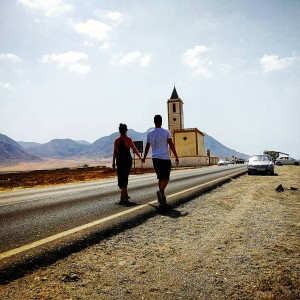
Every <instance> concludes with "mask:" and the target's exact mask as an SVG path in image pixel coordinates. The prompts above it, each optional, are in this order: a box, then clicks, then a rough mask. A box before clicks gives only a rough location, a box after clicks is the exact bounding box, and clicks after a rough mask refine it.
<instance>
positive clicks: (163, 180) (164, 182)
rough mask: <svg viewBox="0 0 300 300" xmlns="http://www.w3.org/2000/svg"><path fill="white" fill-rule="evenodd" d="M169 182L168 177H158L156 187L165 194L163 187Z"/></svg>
mask: <svg viewBox="0 0 300 300" xmlns="http://www.w3.org/2000/svg"><path fill="white" fill-rule="evenodd" d="M168 183H169V179H160V180H159V181H158V187H159V189H160V191H161V192H162V194H163V195H165V189H166V187H167V185H168Z"/></svg>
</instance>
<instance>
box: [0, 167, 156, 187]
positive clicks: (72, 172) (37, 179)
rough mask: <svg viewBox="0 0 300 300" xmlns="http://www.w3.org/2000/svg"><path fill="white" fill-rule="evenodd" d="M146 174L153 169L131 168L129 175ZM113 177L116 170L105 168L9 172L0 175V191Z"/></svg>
mask: <svg viewBox="0 0 300 300" xmlns="http://www.w3.org/2000/svg"><path fill="white" fill-rule="evenodd" d="M148 172H153V169H147V168H143V169H142V168H133V169H132V170H131V174H142V173H148ZM114 176H116V170H114V169H112V168H109V167H106V166H95V167H85V168H84V167H82V168H77V167H76V168H60V169H55V170H34V171H19V172H16V171H11V172H10V173H4V174H1V173H0V191H9V190H16V189H24V188H33V187H34V188H38V187H45V186H53V185H58V184H66V183H78V182H86V181H95V180H99V179H106V178H110V177H114Z"/></svg>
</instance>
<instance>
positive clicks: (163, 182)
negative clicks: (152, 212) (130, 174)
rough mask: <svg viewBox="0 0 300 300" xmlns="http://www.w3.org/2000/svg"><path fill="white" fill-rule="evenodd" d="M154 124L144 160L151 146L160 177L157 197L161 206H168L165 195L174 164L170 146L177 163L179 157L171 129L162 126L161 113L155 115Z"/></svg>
mask: <svg viewBox="0 0 300 300" xmlns="http://www.w3.org/2000/svg"><path fill="white" fill-rule="evenodd" d="M154 124H155V128H154V129H153V130H151V131H150V132H148V135H147V145H146V148H145V153H144V157H143V162H145V160H146V157H147V155H148V152H149V149H150V146H151V148H152V161H153V167H154V169H155V172H156V175H157V179H158V188H159V190H158V191H157V192H156V194H157V199H158V202H159V203H160V205H161V206H163V207H166V206H167V202H166V200H167V198H166V196H165V189H166V187H167V185H168V183H169V181H170V173H171V166H172V164H171V158H170V151H169V147H170V149H171V151H172V152H173V154H174V156H175V162H176V164H177V165H178V163H179V159H178V155H177V153H176V149H175V146H174V144H173V141H172V138H171V134H170V131H169V130H167V129H164V128H162V127H161V126H162V117H161V116H160V115H156V116H155V117H154Z"/></svg>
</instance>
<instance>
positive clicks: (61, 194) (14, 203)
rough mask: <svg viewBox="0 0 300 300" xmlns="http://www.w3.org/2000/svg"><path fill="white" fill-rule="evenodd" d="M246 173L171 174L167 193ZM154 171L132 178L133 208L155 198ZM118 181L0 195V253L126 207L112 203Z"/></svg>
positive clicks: (116, 197) (197, 171) (217, 169)
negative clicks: (135, 204) (234, 174)
mask: <svg viewBox="0 0 300 300" xmlns="http://www.w3.org/2000/svg"><path fill="white" fill-rule="evenodd" d="M242 170H246V166H244V165H231V166H226V167H217V166H214V167H210V168H199V169H185V170H174V171H172V173H171V181H170V184H169V186H168V188H167V195H171V194H176V193H179V192H181V191H183V190H186V189H189V188H192V187H195V186H198V185H200V184H202V183H206V182H209V181H212V180H215V179H217V178H220V177H224V176H230V174H233V173H236V172H238V171H242ZM156 190H157V179H156V176H155V174H154V173H152V174H142V175H135V176H130V178H129V194H130V196H131V201H134V202H136V203H137V206H141V205H142V204H146V203H149V202H151V201H153V200H155V199H156ZM118 201H119V190H118V188H117V182H116V179H109V180H101V181H97V182H90V183H84V184H76V185H74V184H72V185H63V186H56V187H51V188H40V189H31V190H26V191H23V192H7V193H6V192H2V193H1V194H0V241H1V242H0V254H1V253H4V252H7V251H9V250H12V249H15V248H18V247H21V246H23V245H27V244H30V243H34V242H35V241H38V240H41V239H44V238H46V237H49V236H53V235H56V234H58V233H60V232H65V231H67V230H70V229H72V228H75V227H78V226H82V225H83V224H87V223H91V222H93V221H96V220H99V219H102V218H105V217H108V216H111V215H114V214H117V213H120V212H123V211H125V210H128V209H130V208H127V207H123V206H120V205H116V203H117V202H118Z"/></svg>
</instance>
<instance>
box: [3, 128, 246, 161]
mask: <svg viewBox="0 0 300 300" xmlns="http://www.w3.org/2000/svg"><path fill="white" fill-rule="evenodd" d="M149 130H150V129H149ZM147 132H148V131H146V132H137V131H135V130H133V129H130V130H129V131H128V135H129V136H130V137H131V138H132V140H134V141H143V142H144V147H145V145H146V139H147ZM118 136H119V133H118V132H114V133H112V134H111V135H109V136H104V137H101V138H99V139H98V140H96V141H95V142H94V143H92V144H90V143H88V142H86V141H74V140H71V139H54V140H52V141H50V142H48V143H45V144H40V143H32V142H19V144H18V143H16V142H15V141H14V140H12V139H10V138H8V137H7V136H4V135H1V138H0V143H1V144H0V145H1V148H0V162H1V163H2V164H3V163H4V162H5V161H8V160H11V162H12V159H17V160H18V161H22V160H23V161H29V160H37V159H39V158H38V157H42V158H43V157H44V158H56V159H77V158H87V159H88V158H92V159H95V158H96V159H99V158H109V157H111V156H112V153H113V144H114V140H115V139H116V138H117V137H118ZM204 146H205V151H206V150H207V149H210V151H211V155H212V156H217V157H221V158H224V157H232V156H235V157H238V158H246V159H247V158H248V157H249V155H247V154H244V153H240V152H237V151H235V150H233V149H230V148H228V147H226V146H224V145H223V144H221V143H220V142H218V141H217V140H216V139H214V138H213V137H211V136H210V135H208V134H205V136H204ZM22 147H23V148H22ZM37 156H38V157H37Z"/></svg>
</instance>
